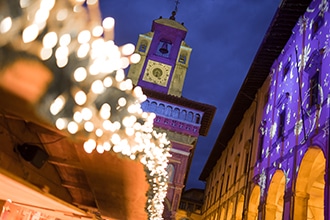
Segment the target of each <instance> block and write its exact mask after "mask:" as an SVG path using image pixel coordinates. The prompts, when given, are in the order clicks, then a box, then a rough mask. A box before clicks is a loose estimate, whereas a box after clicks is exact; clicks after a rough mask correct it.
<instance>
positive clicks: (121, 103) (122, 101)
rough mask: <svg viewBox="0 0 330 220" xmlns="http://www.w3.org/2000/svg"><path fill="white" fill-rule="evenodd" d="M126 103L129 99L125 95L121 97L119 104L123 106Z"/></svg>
mask: <svg viewBox="0 0 330 220" xmlns="http://www.w3.org/2000/svg"><path fill="white" fill-rule="evenodd" d="M126 103H127V101H126V99H125V98H124V97H121V98H119V99H118V105H119V106H121V107H123V106H125V105H126Z"/></svg>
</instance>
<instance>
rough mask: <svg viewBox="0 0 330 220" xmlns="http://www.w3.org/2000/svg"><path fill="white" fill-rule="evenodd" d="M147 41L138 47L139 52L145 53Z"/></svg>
mask: <svg viewBox="0 0 330 220" xmlns="http://www.w3.org/2000/svg"><path fill="white" fill-rule="evenodd" d="M147 44H148V43H147V41H145V40H143V41H141V43H140V46H139V52H142V53H145V52H146V51H147Z"/></svg>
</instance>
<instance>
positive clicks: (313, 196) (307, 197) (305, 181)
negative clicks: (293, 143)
mask: <svg viewBox="0 0 330 220" xmlns="http://www.w3.org/2000/svg"><path fill="white" fill-rule="evenodd" d="M325 164H326V161H325V157H324V154H323V151H322V150H321V149H320V148H319V147H310V148H309V149H308V150H307V151H306V153H305V155H304V157H303V159H302V161H301V163H300V168H299V171H298V175H297V180H296V187H295V193H294V195H295V197H294V198H295V199H294V219H310V220H316V219H324V187H325V180H324V174H325Z"/></svg>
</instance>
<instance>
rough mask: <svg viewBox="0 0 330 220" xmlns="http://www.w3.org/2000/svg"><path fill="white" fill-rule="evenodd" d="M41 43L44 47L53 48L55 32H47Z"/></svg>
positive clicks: (55, 41)
mask: <svg viewBox="0 0 330 220" xmlns="http://www.w3.org/2000/svg"><path fill="white" fill-rule="evenodd" d="M42 44H43V45H44V47H45V48H53V47H55V45H56V44H57V34H56V33H55V32H48V33H47V34H46V35H45V36H44V38H43V39H42Z"/></svg>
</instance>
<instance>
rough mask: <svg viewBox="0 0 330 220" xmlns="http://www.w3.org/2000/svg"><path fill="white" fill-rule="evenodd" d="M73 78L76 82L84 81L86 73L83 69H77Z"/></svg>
mask: <svg viewBox="0 0 330 220" xmlns="http://www.w3.org/2000/svg"><path fill="white" fill-rule="evenodd" d="M73 77H74V79H75V80H76V81H77V82H82V81H84V80H85V79H86V77H87V71H86V69H85V68H84V67H78V68H77V69H76V70H75V71H74V73H73Z"/></svg>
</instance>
